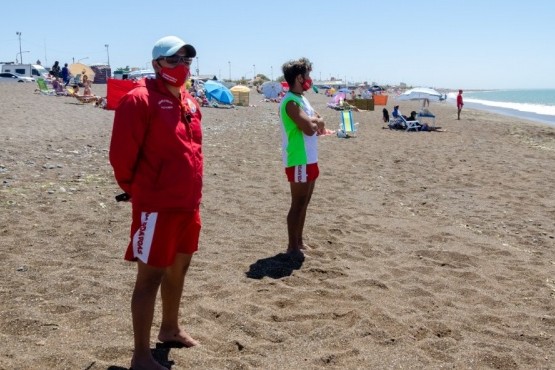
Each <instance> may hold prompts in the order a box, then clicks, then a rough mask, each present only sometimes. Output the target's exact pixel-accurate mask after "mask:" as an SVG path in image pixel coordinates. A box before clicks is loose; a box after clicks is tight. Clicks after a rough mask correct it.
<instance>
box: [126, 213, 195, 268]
mask: <svg viewBox="0 0 555 370" xmlns="http://www.w3.org/2000/svg"><path fill="white" fill-rule="evenodd" d="M200 228H201V221H200V211H199V210H196V211H193V212H190V211H188V212H185V211H181V210H169V211H161V212H141V211H135V210H134V211H133V221H132V223H131V241H130V242H129V246H128V247H127V251H126V253H125V259H126V260H128V261H137V260H140V261H142V262H144V263H146V264H147V265H149V266H154V267H168V266H171V265H172V264H173V262H174V260H175V256H176V255H177V253H185V254H193V253H194V252H196V251H197V250H198V241H199V236H200Z"/></svg>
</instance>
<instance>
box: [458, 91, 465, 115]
mask: <svg viewBox="0 0 555 370" xmlns="http://www.w3.org/2000/svg"><path fill="white" fill-rule="evenodd" d="M462 93H463V91H462V90H459V95H457V119H458V120H460V119H461V110H462V108H463V105H464V103H463V97H462Z"/></svg>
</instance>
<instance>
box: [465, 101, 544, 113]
mask: <svg viewBox="0 0 555 370" xmlns="http://www.w3.org/2000/svg"><path fill="white" fill-rule="evenodd" d="M464 101H465V103H466V102H468V103H476V104H482V105H486V106H488V107H497V108H505V109H514V110H517V111H520V112H528V113H536V114H543V115H547V116H555V106H553V105H541V104H529V103H509V102H499V101H491V100H481V99H469V98H467V99H465V100H464Z"/></svg>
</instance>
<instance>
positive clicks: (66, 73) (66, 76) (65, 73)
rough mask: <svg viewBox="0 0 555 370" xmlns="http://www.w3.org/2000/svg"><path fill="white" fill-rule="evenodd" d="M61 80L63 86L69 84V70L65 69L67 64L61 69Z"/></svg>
mask: <svg viewBox="0 0 555 370" xmlns="http://www.w3.org/2000/svg"><path fill="white" fill-rule="evenodd" d="M62 80H63V81H64V86H67V85H68V84H69V68H68V67H67V63H65V64H64V66H63V67H62Z"/></svg>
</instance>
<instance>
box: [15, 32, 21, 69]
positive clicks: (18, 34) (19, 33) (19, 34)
mask: <svg viewBox="0 0 555 370" xmlns="http://www.w3.org/2000/svg"><path fill="white" fill-rule="evenodd" d="M15 34H16V35H17V36H18V37H19V56H20V57H21V64H23V55H22V54H23V52H22V51H21V32H19V31H17V32H16V33H15Z"/></svg>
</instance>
